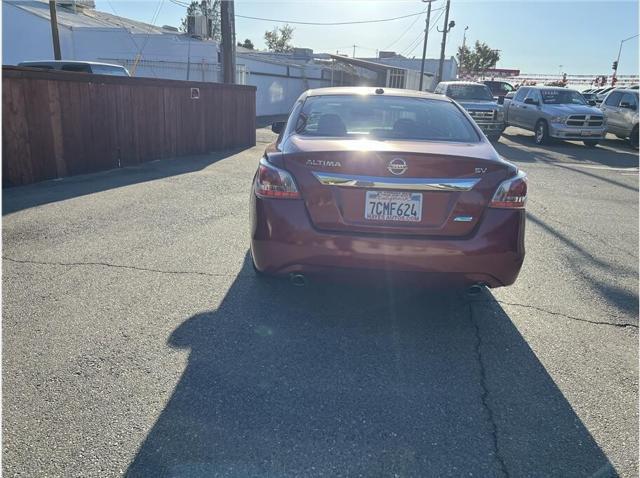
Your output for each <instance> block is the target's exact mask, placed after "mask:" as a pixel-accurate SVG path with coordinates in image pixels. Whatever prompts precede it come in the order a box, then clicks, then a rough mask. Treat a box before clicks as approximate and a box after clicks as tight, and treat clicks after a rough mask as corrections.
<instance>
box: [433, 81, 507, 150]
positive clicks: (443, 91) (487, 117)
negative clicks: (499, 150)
mask: <svg viewBox="0 0 640 478" xmlns="http://www.w3.org/2000/svg"><path fill="white" fill-rule="evenodd" d="M434 93H436V94H440V95H446V96H448V97H449V98H451V99H452V100H455V101H457V102H458V103H459V104H460V106H462V107H463V108H464V109H465V110H467V112H468V113H469V115H470V116H471V117H472V118H473V119H474V121H475V122H476V124H477V125H478V126H479V127H480V129H481V130H482V132H483V133H484V134H485V135H486V136H487V138H489V140H490V141H498V139H500V135H501V134H502V132H503V131H504V128H505V123H504V110H503V108H502V105H499V104H498V103H496V101H495V100H494V99H493V95H492V94H491V90H489V88H488V87H487V86H486V85H483V84H482V83H475V82H473V81H443V82H440V83H438V86H436V89H435V91H434Z"/></svg>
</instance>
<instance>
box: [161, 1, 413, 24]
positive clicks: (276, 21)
mask: <svg viewBox="0 0 640 478" xmlns="http://www.w3.org/2000/svg"><path fill="white" fill-rule="evenodd" d="M171 1H173V2H174V3H176V0H171ZM424 13H425V12H424V11H422V12H417V13H411V14H409V15H402V16H399V17H393V18H381V19H378V20H356V21H351V22H300V21H297V20H278V19H275V18H262V17H250V16H247V15H236V17H238V18H246V19H249V20H262V21H265V22H275V23H291V24H293V25H323V26H331V25H357V24H361V23H380V22H391V21H393V20H400V19H402V18H410V17H415V16H418V15H423V14H424Z"/></svg>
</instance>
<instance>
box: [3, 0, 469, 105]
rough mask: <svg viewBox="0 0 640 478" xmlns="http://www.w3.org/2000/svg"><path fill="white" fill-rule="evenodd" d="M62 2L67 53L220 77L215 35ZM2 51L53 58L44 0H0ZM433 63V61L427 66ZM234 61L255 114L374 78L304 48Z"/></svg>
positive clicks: (147, 70)
mask: <svg viewBox="0 0 640 478" xmlns="http://www.w3.org/2000/svg"><path fill="white" fill-rule="evenodd" d="M57 3H58V10H57V16H58V27H59V32H60V47H61V53H62V58H63V59H67V60H86V61H100V62H105V63H116V64H120V65H123V66H124V67H126V68H127V69H128V70H129V72H130V73H131V74H132V75H133V76H141V77H152V78H167V79H174V80H193V81H213V82H219V81H221V80H222V75H221V65H220V58H219V47H218V44H217V42H215V41H211V40H201V39H198V38H193V37H191V36H189V35H185V34H182V33H180V32H178V31H177V30H176V29H175V28H172V27H157V26H154V25H150V24H147V23H143V22H138V21H135V20H131V19H128V18H124V17H120V16H117V15H115V14H111V13H107V12H102V11H99V10H96V9H95V8H94V4H93V0H57ZM112 3H113V4H114V6H116V5H117V2H112ZM26 38H28V41H25V39H26ZM2 54H3V64H5V65H16V64H18V63H20V62H22V61H30V60H32V61H34V60H35V61H37V60H51V59H53V46H52V41H51V24H50V13H49V3H48V1H47V0H4V1H3V2H2ZM373 61H375V62H377V63H381V64H382V63H384V64H388V65H391V66H394V67H397V68H404V69H409V70H411V69H415V64H414V63H415V60H411V59H408V58H401V57H400V58H385V59H373ZM434 61H436V60H428V65H429V68H431V65H432V62H434ZM412 62H413V63H412ZM236 65H237V82H238V83H240V84H248V85H254V86H256V88H257V92H256V113H257V115H258V116H265V115H283V114H287V113H288V112H289V110H290V109H291V107H292V106H293V103H294V102H295V100H296V99H297V98H298V96H300V94H301V93H303V92H304V91H305V90H307V89H309V88H321V87H326V86H332V85H357V84H371V78H367V75H368V74H369V73H370V72H369V73H367V72H366V71H365V70H362V69H358V68H355V67H353V66H351V65H349V64H345V63H341V62H336V61H334V60H332V59H331V56H330V55H327V54H314V53H313V51H312V50H309V49H304V48H296V49H294V51H293V52H290V53H271V52H258V51H253V50H247V49H245V48H241V47H238V48H237V57H236ZM456 66H457V65H455V61H454V60H451V61H450V60H447V62H445V72H446V74H445V78H446V79H448V78H450V77H451V76H450V75H451V73H450V71H451V68H453V69H454V70H453V71H454V72H455V67H456ZM436 68H437V65H436ZM419 69H420V67H419V65H418V67H417V70H419ZM431 69H433V68H431ZM427 71H429V70H427ZM414 76H415V75H414ZM406 87H409V86H406Z"/></svg>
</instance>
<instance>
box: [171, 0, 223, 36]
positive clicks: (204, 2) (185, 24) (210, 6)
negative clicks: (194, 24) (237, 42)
mask: <svg viewBox="0 0 640 478" xmlns="http://www.w3.org/2000/svg"><path fill="white" fill-rule="evenodd" d="M220 1H221V0H201V1H199V2H197V1H192V2H191V3H190V4H189V6H188V7H187V16H186V17H184V18H183V19H182V21H181V23H180V30H181V31H183V32H185V33H193V32H189V17H192V16H195V15H203V16H205V17H206V18H207V19H208V20H209V22H208V28H207V30H208V31H207V34H206V38H211V39H213V40H216V41H218V42H219V41H220V39H221V26H220Z"/></svg>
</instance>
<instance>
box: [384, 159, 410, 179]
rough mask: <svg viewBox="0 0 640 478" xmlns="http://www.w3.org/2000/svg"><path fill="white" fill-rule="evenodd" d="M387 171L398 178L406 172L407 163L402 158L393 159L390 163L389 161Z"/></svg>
mask: <svg viewBox="0 0 640 478" xmlns="http://www.w3.org/2000/svg"><path fill="white" fill-rule="evenodd" d="M387 169H388V170H389V172H390V173H391V174H395V175H396V176H400V175H401V174H404V173H405V171H406V170H407V162H406V161H405V160H404V159H402V158H393V159H392V160H391V161H389V166H387Z"/></svg>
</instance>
